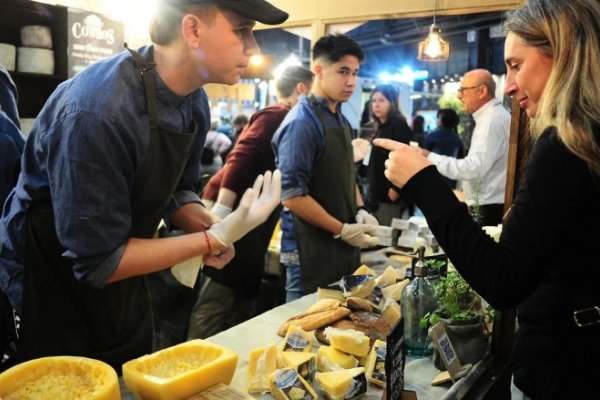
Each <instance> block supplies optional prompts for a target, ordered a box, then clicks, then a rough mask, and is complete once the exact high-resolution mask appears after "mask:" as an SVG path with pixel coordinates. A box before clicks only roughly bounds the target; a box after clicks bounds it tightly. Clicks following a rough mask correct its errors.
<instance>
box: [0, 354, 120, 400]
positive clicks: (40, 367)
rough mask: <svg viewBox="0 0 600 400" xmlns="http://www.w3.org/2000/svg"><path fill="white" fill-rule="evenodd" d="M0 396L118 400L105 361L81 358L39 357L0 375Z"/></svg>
mask: <svg viewBox="0 0 600 400" xmlns="http://www.w3.org/2000/svg"><path fill="white" fill-rule="evenodd" d="M0 398H2V399H11V400H120V399H121V392H120V391H119V379H118V377H117V373H116V372H115V370H114V369H113V368H112V367H111V366H110V365H108V364H106V363H104V362H102V361H98V360H93V359H91V358H85V357H73V356H56V357H43V358H37V359H35V360H31V361H27V362H24V363H22V364H17V365H15V366H14V367H12V368H10V369H8V370H6V371H4V372H3V373H2V374H0Z"/></svg>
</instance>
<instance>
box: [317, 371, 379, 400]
mask: <svg viewBox="0 0 600 400" xmlns="http://www.w3.org/2000/svg"><path fill="white" fill-rule="evenodd" d="M316 380H317V382H319V385H321V387H322V388H323V391H324V392H325V396H326V397H327V398H328V399H330V400H345V399H354V398H356V397H359V396H361V395H363V394H365V393H366V392H367V378H366V376H365V369H364V368H363V367H358V368H352V369H343V370H340V371H333V372H320V373H318V374H317V375H316Z"/></svg>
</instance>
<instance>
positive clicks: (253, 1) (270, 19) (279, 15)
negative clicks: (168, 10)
mask: <svg viewBox="0 0 600 400" xmlns="http://www.w3.org/2000/svg"><path fill="white" fill-rule="evenodd" d="M162 2H163V3H165V4H169V5H172V6H185V5H192V4H200V3H213V4H218V5H220V6H223V7H225V8H228V9H230V10H233V11H235V12H236V13H238V14H240V15H241V16H243V17H246V18H249V19H251V20H253V21H258V22H260V23H263V24H267V25H278V24H281V23H283V22H285V20H287V19H288V17H289V15H288V13H286V12H285V11H282V10H280V9H279V8H277V7H275V6H274V5H272V4H271V3H269V2H268V1H265V0H162Z"/></svg>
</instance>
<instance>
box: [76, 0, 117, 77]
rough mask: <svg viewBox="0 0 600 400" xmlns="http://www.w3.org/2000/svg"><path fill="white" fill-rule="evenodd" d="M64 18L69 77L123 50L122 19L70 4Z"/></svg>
mask: <svg viewBox="0 0 600 400" xmlns="http://www.w3.org/2000/svg"><path fill="white" fill-rule="evenodd" d="M67 21H68V25H67V26H68V28H69V29H68V32H67V35H68V50H67V52H68V67H69V78H71V77H73V76H74V75H75V74H76V73H78V72H80V71H83V70H84V69H85V68H87V67H88V66H90V65H92V64H93V63H95V62H96V61H99V60H103V59H105V58H108V57H111V56H113V55H115V54H117V53H120V52H121V51H123V41H124V28H123V23H122V22H119V21H115V20H111V19H109V18H106V17H105V16H103V15H99V14H97V13H91V12H89V11H84V10H77V9H73V8H69V13H68V18H67Z"/></svg>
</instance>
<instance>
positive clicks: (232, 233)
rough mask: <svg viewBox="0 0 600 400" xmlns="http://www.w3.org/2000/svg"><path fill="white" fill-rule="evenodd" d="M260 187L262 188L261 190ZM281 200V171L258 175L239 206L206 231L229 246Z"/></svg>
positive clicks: (269, 212)
mask: <svg viewBox="0 0 600 400" xmlns="http://www.w3.org/2000/svg"><path fill="white" fill-rule="evenodd" d="M261 187H262V190H261ZM280 201H281V173H280V172H279V170H275V172H274V173H273V175H272V176H271V171H267V172H266V173H265V176H264V178H263V176H262V175H259V176H258V178H256V181H255V182H254V187H252V189H248V190H246V193H244V196H242V200H241V201H240V204H239V206H238V207H237V208H236V209H235V211H234V212H232V213H231V214H229V215H228V216H227V217H226V218H225V219H224V220H223V221H221V222H217V223H216V224H214V225H212V226H211V227H210V229H209V230H208V231H207V232H208V233H210V234H211V235H212V236H214V237H215V239H217V240H218V241H220V242H221V243H222V244H223V245H224V246H229V245H230V244H232V243H233V242H235V241H237V240H239V239H240V238H241V237H242V236H244V235H245V234H246V233H248V232H250V231H251V230H252V229H254V228H256V227H257V226H258V225H260V224H262V223H263V222H265V221H266V220H267V218H268V217H269V215H271V213H272V212H273V210H274V209H275V207H277V204H279V202H280Z"/></svg>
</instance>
